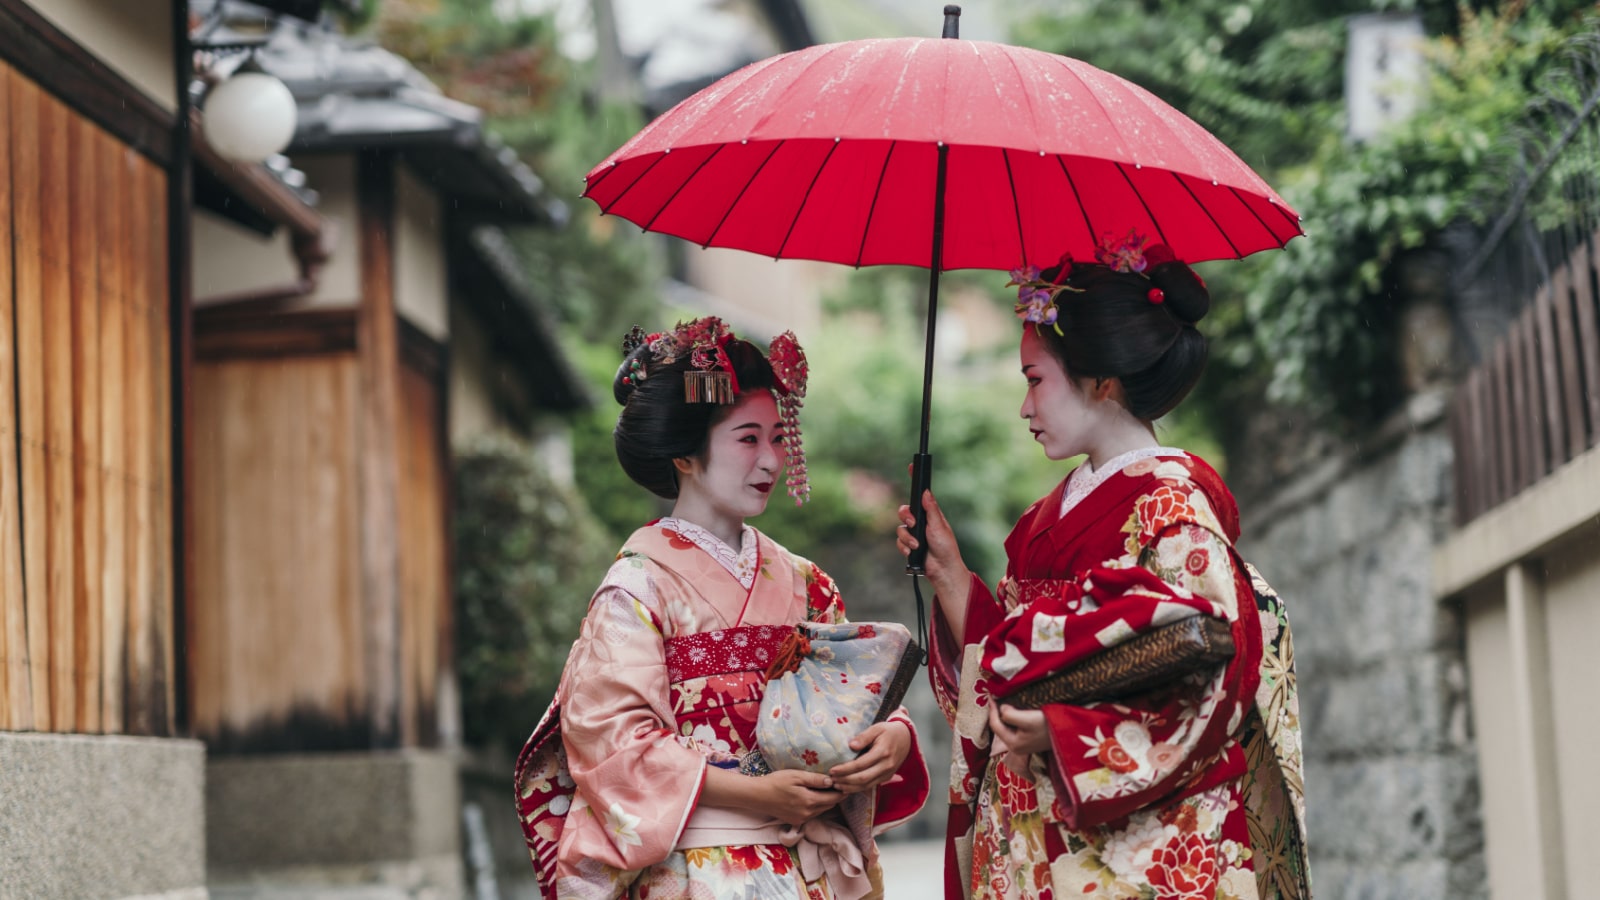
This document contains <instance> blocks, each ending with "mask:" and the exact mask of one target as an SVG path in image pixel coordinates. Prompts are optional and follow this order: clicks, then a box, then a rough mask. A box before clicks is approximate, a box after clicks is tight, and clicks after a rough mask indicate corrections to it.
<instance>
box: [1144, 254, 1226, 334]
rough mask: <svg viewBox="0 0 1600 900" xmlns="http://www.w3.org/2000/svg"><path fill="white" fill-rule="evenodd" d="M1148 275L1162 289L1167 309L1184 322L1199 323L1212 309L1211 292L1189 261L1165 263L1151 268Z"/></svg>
mask: <svg viewBox="0 0 1600 900" xmlns="http://www.w3.org/2000/svg"><path fill="white" fill-rule="evenodd" d="M1145 274H1147V275H1149V276H1150V283H1151V284H1153V285H1155V286H1156V287H1158V288H1160V289H1161V293H1162V295H1163V296H1162V302H1163V303H1165V304H1166V307H1167V311H1168V312H1170V313H1172V315H1173V317H1174V318H1176V319H1177V320H1178V321H1180V322H1182V323H1184V324H1185V325H1193V324H1195V323H1196V322H1199V321H1200V320H1201V319H1203V318H1205V317H1206V313H1208V312H1210V311H1211V292H1210V291H1209V290H1207V289H1206V283H1205V281H1203V280H1202V279H1201V278H1200V276H1199V275H1196V274H1195V271H1194V270H1193V269H1191V268H1189V265H1188V264H1187V263H1184V262H1182V261H1180V260H1172V261H1170V262H1164V263H1161V264H1159V265H1156V266H1152V267H1150V271H1148V272H1146V273H1145Z"/></svg>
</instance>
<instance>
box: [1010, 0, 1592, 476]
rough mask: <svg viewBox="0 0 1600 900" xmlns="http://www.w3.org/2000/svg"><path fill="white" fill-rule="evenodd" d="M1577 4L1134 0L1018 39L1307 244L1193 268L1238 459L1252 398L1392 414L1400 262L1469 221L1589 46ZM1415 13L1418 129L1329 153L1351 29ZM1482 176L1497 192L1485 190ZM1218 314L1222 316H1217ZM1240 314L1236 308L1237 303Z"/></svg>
mask: <svg viewBox="0 0 1600 900" xmlns="http://www.w3.org/2000/svg"><path fill="white" fill-rule="evenodd" d="M1591 8H1592V4H1590V3H1585V2H1575V0H1545V2H1528V0H1510V2H1474V3H1466V2H1455V0H1319V2H1309V3H1272V2H1265V0H1182V2H1180V0H1142V2H1138V3H1132V4H1122V3H1087V2H1085V3H1076V4H1072V5H1070V6H1067V7H1065V8H1064V9H1058V10H1055V11H1052V12H1049V13H1045V14H1042V15H1040V16H1039V17H1037V18H1035V19H1033V20H1032V21H1030V22H1029V23H1027V26H1026V27H1024V28H1022V29H1019V30H1018V35H1019V38H1025V39H1026V40H1027V41H1028V42H1029V43H1033V44H1035V45H1038V46H1042V47H1044V48H1046V49H1049V50H1053V51H1057V52H1063V53H1067V54H1069V55H1074V56H1078V57H1081V58H1084V59H1087V60H1088V61H1090V62H1092V63H1094V64H1096V65H1099V66H1102V67H1104V68H1107V69H1109V70H1111V71H1114V72H1117V73H1118V74H1120V75H1123V76H1124V77H1127V78H1129V79H1131V80H1133V81H1135V82H1137V83H1139V84H1141V85H1143V86H1144V87H1146V88H1148V89H1149V90H1151V91H1152V92H1153V93H1155V94H1157V95H1158V96H1160V97H1162V98H1163V99H1164V100H1166V101H1167V102H1169V103H1171V104H1173V105H1174V106H1176V107H1177V108H1178V109H1180V110H1183V111H1184V112H1186V113H1188V114H1189V115H1190V116H1191V117H1192V118H1194V119H1195V120H1196V121H1198V122H1199V123H1200V124H1202V125H1204V126H1205V127H1207V128H1208V129H1210V130H1211V131H1212V132H1213V133H1215V134H1216V135H1217V136H1218V137H1219V138H1221V139H1222V140H1223V142H1224V143H1226V144H1228V145H1229V146H1230V147H1232V148H1234V150H1235V151H1236V152H1238V153H1239V154H1240V156H1241V157H1242V158H1243V159H1244V160H1245V161H1246V162H1248V163H1250V164H1251V165H1252V166H1253V167H1255V168H1256V169H1257V171H1258V172H1260V173H1261V174H1262V175H1263V177H1265V178H1266V179H1267V180H1268V181H1269V182H1270V183H1272V184H1274V185H1276V186H1277V187H1278V188H1279V189H1280V191H1282V192H1283V193H1284V195H1285V197H1286V198H1287V199H1288V200H1289V201H1290V203H1291V204H1292V205H1293V206H1294V207H1295V208H1296V209H1298V210H1299V211H1300V212H1301V214H1302V215H1303V216H1304V224H1305V228H1306V232H1307V235H1308V236H1307V237H1305V238H1301V239H1298V240H1295V241H1294V242H1292V243H1291V244H1290V245H1289V247H1288V248H1287V251H1286V252H1284V253H1278V254H1258V255H1257V256H1255V257H1252V258H1250V259H1247V260H1245V261H1243V262H1234V261H1227V262H1220V263H1213V264H1209V265H1207V266H1204V267H1202V271H1203V273H1204V274H1205V277H1206V278H1207V279H1208V281H1209V282H1210V283H1211V285H1212V288H1213V295H1214V297H1216V298H1217V299H1218V300H1219V301H1220V302H1217V303H1214V304H1213V307H1212V309H1213V315H1212V317H1211V318H1209V319H1208V320H1207V323H1206V331H1207V333H1208V334H1210V335H1211V336H1212V339H1213V355H1212V366H1211V372H1210V373H1209V374H1208V377H1207V379H1206V381H1205V382H1203V383H1202V389H1201V391H1200V392H1199V396H1198V398H1197V400H1198V404H1197V405H1199V406H1201V407H1203V408H1204V409H1205V410H1206V411H1207V415H1206V419H1207V420H1208V421H1210V422H1211V423H1212V424H1213V426H1214V427H1215V429H1216V432H1215V433H1217V434H1218V435H1219V436H1225V437H1226V438H1227V439H1228V441H1229V442H1230V443H1233V444H1236V443H1237V442H1238V441H1239V440H1241V439H1243V436H1244V435H1246V433H1247V431H1246V429H1245V428H1244V427H1243V426H1244V425H1245V424H1246V421H1247V420H1248V419H1249V418H1250V417H1251V415H1252V414H1253V412H1254V411H1256V410H1260V409H1261V408H1262V400H1263V399H1266V398H1270V399H1271V400H1274V401H1277V402H1278V403H1280V404H1295V405H1299V406H1301V407H1303V408H1306V409H1308V410H1310V411H1312V412H1314V413H1333V414H1336V415H1337V416H1339V417H1340V418H1342V419H1345V420H1347V421H1354V422H1367V421H1371V420H1372V419H1373V418H1375V417H1376V416H1379V415H1381V414H1383V413H1384V412H1386V411H1387V410H1388V409H1389V408H1390V407H1391V406H1392V404H1393V403H1394V402H1395V401H1396V400H1397V399H1398V397H1399V393H1400V390H1399V387H1398V379H1397V377H1396V373H1395V368H1396V363H1395V360H1396V350H1397V347H1396V341H1397V340H1398V335H1397V333H1396V332H1397V320H1398V312H1399V309H1398V306H1397V302H1396V290H1397V284H1396V270H1395V263H1396V262H1397V260H1399V259H1400V258H1401V257H1402V256H1404V255H1405V254H1406V253H1407V252H1408V251H1412V250H1416V249H1418V248H1422V247H1424V246H1425V245H1426V244H1427V242H1428V241H1429V240H1430V239H1431V238H1432V237H1433V236H1434V235H1435V234H1436V233H1437V232H1438V231H1439V230H1440V229H1441V228H1443V227H1444V226H1446V225H1448V224H1450V223H1452V222H1455V221H1460V220H1468V221H1473V220H1479V219H1481V217H1482V216H1483V215H1485V213H1486V212H1487V211H1486V210H1485V209H1483V208H1481V207H1480V206H1479V205H1477V198H1480V197H1482V196H1485V192H1486V185H1485V181H1484V179H1485V177H1486V173H1492V172H1496V171H1497V169H1496V167H1495V166H1494V165H1493V159H1494V155H1495V154H1496V153H1497V152H1498V151H1499V149H1500V148H1502V147H1503V146H1504V139H1505V135H1506V131H1507V128H1508V126H1509V125H1511V124H1512V123H1514V122H1515V121H1516V120H1517V119H1518V118H1519V115H1520V111H1521V110H1522V109H1523V107H1524V105H1525V104H1526V103H1527V101H1528V99H1529V97H1530V94H1531V90H1532V85H1533V83H1534V81H1535V79H1536V78H1537V76H1538V74H1539V73H1540V72H1541V71H1542V70H1544V69H1545V68H1546V67H1548V66H1549V65H1550V64H1551V63H1552V61H1553V60H1554V59H1555V54H1554V52H1553V51H1554V50H1555V49H1556V48H1557V47H1558V46H1559V44H1560V42H1561V41H1562V40H1563V38H1565V37H1566V36H1568V35H1571V34H1573V33H1575V32H1578V31H1582V30H1586V29H1592V27H1593V20H1592V18H1589V17H1586V16H1585V15H1584V13H1585V11H1586V10H1589V9H1591ZM1385 10H1398V11H1415V12H1418V13H1420V14H1421V15H1422V17H1423V21H1424V24H1425V27H1426V30H1427V32H1428V33H1429V34H1430V35H1431V37H1430V38H1428V40H1427V44H1426V47H1425V53H1426V57H1427V59H1428V61H1429V65H1430V72H1429V77H1428V83H1427V90H1426V101H1425V102H1426V109H1425V112H1424V113H1423V114H1421V115H1419V116H1417V117H1416V118H1415V119H1414V120H1412V121H1410V122H1407V123H1404V124H1402V125H1400V126H1398V127H1396V128H1394V129H1393V130H1392V131H1390V132H1389V133H1387V134H1385V135H1383V136H1381V137H1380V138H1378V139H1376V140H1373V141H1370V142H1368V143H1365V144H1355V143H1352V142H1351V141H1349V140H1348V139H1347V138H1346V137H1345V136H1344V117H1343V105H1342V99H1343V98H1342V94H1343V65H1344V55H1345V47H1344V44H1345V31H1346V20H1347V18H1348V17H1349V16H1350V15H1353V14H1359V13H1366V12H1374V11H1385ZM1487 177H1493V176H1487ZM1230 298H1237V299H1235V302H1229V299H1230ZM1240 299H1242V300H1243V301H1244V302H1242V303H1241V302H1237V300H1240Z"/></svg>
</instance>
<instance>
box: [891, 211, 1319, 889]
mask: <svg viewBox="0 0 1600 900" xmlns="http://www.w3.org/2000/svg"><path fill="white" fill-rule="evenodd" d="M1013 283H1014V284H1017V285H1018V286H1019V287H1020V290H1019V302H1018V304H1017V313H1018V315H1019V317H1021V318H1023V319H1024V320H1025V322H1026V324H1025V326H1024V329H1023V334H1022V344H1021V367H1022V374H1023V377H1024V378H1025V379H1026V380H1027V393H1026V395H1025V397H1024V399H1023V402H1022V408H1021V415H1022V418H1023V419H1025V420H1026V421H1027V422H1028V429H1029V431H1030V432H1031V433H1032V434H1033V436H1034V438H1035V440H1037V441H1038V442H1039V444H1040V445H1041V447H1042V448H1043V449H1044V452H1045V455H1046V456H1047V457H1049V458H1050V459H1057V460H1065V459H1068V458H1071V457H1077V456H1083V457H1086V459H1085V460H1084V462H1083V463H1081V464H1080V465H1079V466H1078V467H1077V468H1075V469H1073V470H1072V471H1071V472H1069V473H1068V475H1067V477H1066V479H1065V480H1064V481H1062V482H1061V483H1060V484H1058V485H1057V486H1056V487H1055V488H1054V489H1053V490H1051V491H1050V492H1049V493H1048V494H1046V495H1045V496H1044V497H1043V498H1041V499H1040V500H1039V501H1038V502H1036V503H1034V504H1033V506H1032V507H1030V508H1029V509H1028V510H1027V511H1026V512H1024V513H1023V515H1022V518H1021V519H1020V520H1019V521H1018V522H1017V525H1016V528H1015V529H1013V530H1012V532H1011V536H1010V537H1009V538H1007V540H1006V545H1005V546H1006V556H1007V567H1006V574H1005V577H1004V578H1003V579H1001V580H1000V582H999V584H998V586H997V588H996V589H995V590H994V591H992V592H991V590H990V588H989V587H988V585H986V584H985V583H984V582H983V580H982V579H980V578H979V577H978V576H977V575H976V574H974V573H972V572H970V571H968V569H967V567H966V566H965V564H964V563H963V562H962V560H961V553H960V549H959V548H958V546H957V544H956V541H955V537H954V535H953V534H952V532H951V530H950V528H949V525H948V523H946V522H945V520H944V518H943V516H942V515H941V514H940V512H939V508H938V505H937V504H936V503H935V502H934V500H933V497H932V495H931V494H929V495H926V496H925V497H924V498H923V505H924V508H925V509H926V510H927V513H928V525H927V532H926V534H927V541H928V560H927V564H926V565H927V571H928V575H929V578H930V580H931V581H932V583H933V584H934V587H935V591H936V593H937V596H938V602H937V603H936V604H935V615H934V620H935V625H934V635H933V639H932V644H933V656H932V661H931V662H930V664H929V669H930V674H931V676H932V678H933V683H934V688H935V693H936V695H937V696H938V698H939V701H940V703H941V706H942V707H943V708H944V710H945V713H946V715H947V717H948V718H949V720H950V722H951V725H952V727H953V728H954V729H955V732H956V741H955V744H956V746H955V752H954V757H955V758H954V761H953V765H952V771H951V782H952V786H951V797H950V803H951V809H950V823H949V829H948V835H947V840H948V844H947V879H946V894H947V896H948V897H950V898H960V897H971V898H1006V900H1012V898H1056V900H1067V898H1129V900H1133V898H1137V900H1269V898H1270V900H1277V898H1294V900H1301V898H1308V897H1309V880H1308V876H1307V872H1306V868H1305V863H1306V859H1305V852H1304V843H1303V841H1304V826H1303V803H1302V800H1301V797H1302V791H1301V776H1300V745H1299V718H1298V706H1297V703H1296V699H1295V693H1294V670H1293V650H1292V643H1291V641H1290V638H1289V631H1288V620H1287V619H1286V618H1285V616H1284V613H1283V609H1282V605H1281V604H1280V603H1279V602H1278V599H1277V597H1276V596H1275V595H1273V594H1272V592H1271V589H1270V588H1268V587H1266V585H1265V583H1264V582H1259V581H1253V578H1254V573H1253V572H1252V571H1250V570H1248V569H1247V567H1246V566H1245V564H1244V563H1243V562H1242V561H1241V560H1240V558H1239V555H1238V554H1237V553H1236V552H1235V550H1234V542H1235V541H1236V540H1237V539H1238V536H1239V518H1238V510H1237V508H1236V506H1235V504H1234V500H1233V496H1232V495H1231V494H1230V493H1229V491H1228V489H1227V487H1226V486H1225V485H1224V484H1223V483H1222V480H1221V479H1220V478H1219V477H1218V476H1217V473H1216V472H1215V471H1213V470H1212V468H1211V467H1210V466H1208V465H1207V464H1206V463H1205V462H1204V461H1203V460H1201V459H1199V458H1198V457H1195V456H1193V455H1191V454H1188V453H1185V452H1184V451H1182V450H1177V449H1173V448H1170V447H1163V446H1161V445H1160V443H1159V441H1157V439H1156V435H1155V430H1154V427H1153V425H1152V423H1153V422H1154V421H1155V420H1156V419H1157V418H1159V417H1161V416H1162V415H1165V414H1166V413H1167V412H1168V411H1170V410H1171V409H1172V408H1173V407H1175V406H1176V405H1177V404H1178V402H1179V401H1181V400H1182V399H1183V398H1184V396H1185V395H1187V394H1188V392H1189V390H1190V389H1191V388H1192V387H1193V385H1194V383H1195V382H1196V380H1198V378H1199V376H1200V371H1201V369H1202V368H1203V367H1204V364H1205V359H1206V342H1205V338H1204V337H1202V336H1201V334H1200V333H1199V332H1198V331H1197V330H1196V329H1195V323H1196V322H1197V321H1199V319H1200V318H1201V317H1202V316H1204V315H1205V313H1206V311H1207V308H1208V306H1209V297H1208V294H1207V291H1206V288H1205V285H1204V283H1203V282H1201V281H1200V279H1199V278H1198V277H1197V276H1196V275H1195V274H1194V273H1193V272H1192V271H1191V270H1190V269H1189V268H1188V266H1186V265H1184V264H1183V263H1182V262H1179V261H1176V260H1174V259H1173V258H1172V255H1171V252H1170V251H1168V250H1167V249H1166V248H1165V247H1164V246H1159V245H1158V246H1155V247H1150V248H1148V249H1146V247H1145V245H1144V241H1143V240H1142V239H1141V238H1139V237H1138V236H1137V235H1129V237H1128V238H1126V239H1125V240H1124V241H1122V242H1121V243H1119V244H1115V245H1112V246H1105V247H1102V249H1101V252H1100V254H1099V256H1098V262H1096V263H1091V264H1082V263H1073V262H1072V261H1071V260H1068V259H1064V260H1063V261H1062V263H1061V265H1059V266H1058V267H1056V268H1053V269H1050V270H1047V271H1045V272H1042V273H1041V272H1039V271H1038V270H1036V269H1031V268H1029V269H1024V270H1019V271H1017V272H1014V273H1013ZM901 521H902V522H904V523H906V526H909V525H910V524H911V523H912V518H911V514H910V510H909V508H907V507H902V508H901ZM898 534H899V537H898V541H899V545H900V548H901V550H902V552H909V551H910V549H911V548H912V547H914V546H916V541H915V539H914V538H912V537H911V536H910V533H909V528H906V527H903V528H902V530H901V531H900V532H899V533H898ZM1191 616H1211V617H1214V618H1217V619H1220V620H1223V621H1225V622H1227V623H1228V625H1229V626H1230V631H1231V633H1232V636H1233V641H1234V644H1235V652H1234V656H1233V659H1232V660H1231V661H1229V662H1227V663H1226V664H1224V665H1220V666H1218V667H1217V668H1215V669H1213V670H1210V671H1205V672H1202V673H1199V674H1196V675H1193V676H1189V677H1187V678H1185V679H1182V680H1180V681H1178V682H1176V683H1174V684H1173V685H1172V686H1171V687H1169V688H1164V689H1161V690H1158V691H1156V692H1152V693H1149V694H1145V695H1141V696H1139V697H1134V698H1121V699H1119V700H1118V701H1116V702H1097V703H1086V704H1083V705H1068V704H1048V703H1047V704H1045V705H1044V706H1043V707H1042V708H1041V709H1037V710H1030V709H1021V708H1018V707H1016V706H1013V705H1011V704H1008V703H1006V702H1005V698H1006V697H1007V696H1008V695H1009V694H1011V693H1013V692H1014V691H1016V690H1017V689H1018V688H1019V687H1022V686H1023V685H1026V684H1028V683H1030V682H1033V681H1035V680H1037V679H1040V678H1043V677H1045V676H1047V675H1049V674H1051V673H1053V672H1056V671H1059V670H1060V669H1062V668H1063V667H1065V666H1069V665H1072V664H1073V663H1076V662H1079V661H1082V660H1084V659H1086V658H1088V657H1091V656H1093V655H1095V654H1096V653H1098V652H1100V651H1101V650H1103V649H1104V648H1107V647H1111V646H1114V645H1116V644H1118V643H1120V642H1122V641H1125V640H1127V639H1129V638H1131V637H1133V636H1135V635H1137V634H1140V633H1142V632H1145V631H1148V630H1150V629H1152V628H1155V627H1158V626H1161V625H1165V624H1168V623H1171V622H1175V621H1178V620H1181V619H1183V618H1186V617H1191Z"/></svg>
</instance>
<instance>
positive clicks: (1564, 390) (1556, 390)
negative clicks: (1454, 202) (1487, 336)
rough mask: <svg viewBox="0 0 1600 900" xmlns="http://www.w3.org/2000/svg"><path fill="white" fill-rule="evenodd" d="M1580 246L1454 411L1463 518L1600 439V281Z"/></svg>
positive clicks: (1590, 247)
mask: <svg viewBox="0 0 1600 900" xmlns="http://www.w3.org/2000/svg"><path fill="white" fill-rule="evenodd" d="M1596 246H1600V234H1597V235H1595V236H1593V237H1591V238H1590V240H1589V241H1588V242H1587V243H1586V244H1584V245H1580V247H1579V248H1578V250H1577V251H1576V252H1575V253H1574V254H1573V255H1572V258H1571V259H1569V260H1567V262H1566V264H1565V265H1564V266H1563V267H1562V268H1561V269H1559V270H1558V271H1557V272H1556V273H1555V275H1554V277H1552V278H1551V281H1550V283H1549V284H1548V285H1546V286H1545V287H1543V288H1540V290H1539V292H1538V295H1537V296H1536V297H1535V298H1534V300H1533V302H1532V303H1531V304H1529V306H1528V308H1527V309H1526V310H1524V312H1523V314H1522V315H1521V316H1520V317H1519V318H1518V319H1517V321H1516V322H1515V323H1513V324H1512V326H1511V329H1510V330H1509V331H1508V332H1507V333H1506V336H1505V337H1504V338H1503V339H1502V340H1501V341H1500V343H1499V344H1498V345H1497V346H1496V347H1495V349H1494V350H1493V351H1492V352H1491V353H1490V355H1489V359H1488V360H1487V361H1485V362H1484V363H1483V364H1482V365H1480V366H1479V367H1478V368H1477V369H1475V370H1474V371H1473V372H1472V373H1470V374H1469V375H1468V377H1467V379H1466V380H1465V381H1464V382H1463V383H1462V386H1461V389H1460V390H1459V391H1457V393H1456V397H1455V400H1454V402H1453V408H1452V410H1451V416H1452V419H1453V421H1452V425H1451V433H1452V435H1453V438H1452V440H1453V442H1454V444H1455V457H1456V469H1457V471H1456V519H1457V524H1460V525H1464V524H1466V523H1467V522H1470V521H1472V520H1473V519H1475V518H1477V517H1478V516H1480V515H1482V514H1483V513H1485V512H1487V511H1489V510H1490V509H1493V508H1494V507H1496V506H1499V505H1500V504H1502V503H1504V502H1506V501H1507V500H1510V499H1511V498H1512V497H1515V496H1516V495H1517V494H1519V493H1521V492H1522V491H1523V490H1525V489H1527V488H1528V487H1529V486H1530V485H1532V484H1534V483H1535V482H1537V481H1539V480H1540V479H1542V478H1544V477H1545V476H1547V475H1549V474H1550V473H1551V472H1553V471H1555V470H1556V469H1557V468H1559V467H1560V466H1562V465H1564V464H1565V463H1567V462H1568V461H1570V460H1571V459H1573V458H1574V457H1576V456H1578V455H1579V454H1582V453H1584V452H1586V451H1587V450H1589V448H1591V447H1594V446H1596V444H1600V325H1597V322H1600V305H1597V301H1600V286H1597V272H1596V269H1595V261H1596V255H1595V248H1596Z"/></svg>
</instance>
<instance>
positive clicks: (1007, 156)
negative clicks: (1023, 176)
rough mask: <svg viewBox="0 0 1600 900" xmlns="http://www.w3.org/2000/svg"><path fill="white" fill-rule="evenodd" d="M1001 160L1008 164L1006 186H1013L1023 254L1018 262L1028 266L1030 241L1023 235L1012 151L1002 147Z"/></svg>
mask: <svg viewBox="0 0 1600 900" xmlns="http://www.w3.org/2000/svg"><path fill="white" fill-rule="evenodd" d="M1000 159H1001V160H1003V161H1004V162H1005V164H1006V184H1008V185H1010V186H1011V211H1012V212H1014V213H1016V216H1017V249H1018V250H1020V251H1021V253H1022V258H1021V259H1020V260H1018V261H1017V262H1018V264H1019V265H1027V264H1028V240H1027V238H1026V237H1024V236H1023V233H1022V204H1021V203H1019V202H1018V201H1017V179H1016V176H1015V175H1013V174H1012V172H1011V151H1010V150H1008V149H1006V148H1005V147H1001V148H1000Z"/></svg>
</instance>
